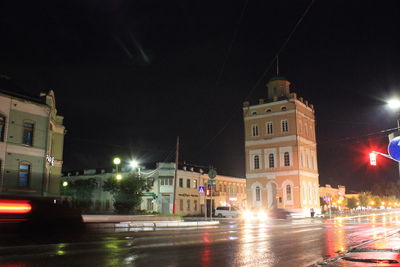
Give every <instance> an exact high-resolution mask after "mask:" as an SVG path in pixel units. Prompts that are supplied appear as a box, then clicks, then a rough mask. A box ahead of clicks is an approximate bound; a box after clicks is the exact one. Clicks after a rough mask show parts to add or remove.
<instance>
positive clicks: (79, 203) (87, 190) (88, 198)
mask: <svg viewBox="0 0 400 267" xmlns="http://www.w3.org/2000/svg"><path fill="white" fill-rule="evenodd" d="M96 186H97V182H96V179H95V178H89V179H79V180H75V181H71V182H69V184H68V185H67V186H62V187H61V195H64V196H71V197H72V198H73V205H74V206H75V207H77V208H79V209H81V210H84V211H86V210H88V209H89V208H90V207H91V206H92V202H93V201H92V198H93V191H94V189H95V188H96Z"/></svg>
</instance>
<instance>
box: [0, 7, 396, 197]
mask: <svg viewBox="0 0 400 267" xmlns="http://www.w3.org/2000/svg"><path fill="white" fill-rule="evenodd" d="M310 2H311V1H300V0H279V1H265V0H258V1H254V0H253V1H252V0H249V1H246V0H241V1H235V0H219V1H152V0H141V1H138V0H136V1H135V0H113V1H111V0H110V1H107V0H105V1H97V0H72V1H71V0H70V1H15V0H12V1H11V0H8V1H7V0H5V1H2V2H1V4H0V36H1V38H0V73H2V74H6V75H7V76H9V77H11V78H12V79H13V81H14V82H15V83H16V84H18V85H20V86H21V87H23V88H25V90H29V91H31V92H32V93H35V94H37V93H39V92H40V91H41V90H49V89H53V90H54V91H55V93H56V101H57V107H58V111H59V114H61V115H63V116H65V125H66V127H67V130H68V133H67V135H66V137H65V153H64V167H65V169H66V170H70V169H80V168H95V167H106V166H109V165H110V162H111V158H112V157H113V155H120V156H122V157H125V158H128V157H137V158H139V159H140V161H141V162H143V163H150V162H154V161H173V160H174V149H175V141H176V136H178V135H179V136H180V137H181V157H180V159H181V161H183V160H186V161H187V162H190V163H195V164H198V165H209V164H213V165H214V166H215V167H217V170H218V171H219V173H222V174H226V175H235V176H242V177H244V166H245V165H244V164H245V163H244V144H243V122H242V120H243V119H242V115H241V107H242V102H243V101H244V100H245V99H246V98H247V97H248V96H249V99H251V100H252V101H255V100H256V99H258V98H263V97H265V96H266V89H265V83H266V82H267V81H268V80H269V78H271V77H272V76H274V75H275V71H274V69H275V68H272V69H271V70H269V71H267V73H266V75H265V76H262V74H263V73H264V72H265V71H266V70H267V67H268V66H269V65H270V63H271V61H272V59H273V58H274V56H275V54H276V53H277V51H278V50H279V49H280V48H281V47H282V45H283V43H284V42H285V40H286V38H287V36H288V35H289V33H290V32H291V31H292V29H293V27H294V25H295V24H296V23H297V21H298V20H299V18H300V17H301V15H302V14H303V13H304V11H305V9H306V8H307V6H308V5H309V4H310ZM244 7H245V8H244ZM399 7H400V3H398V1H365V0H363V1H321V0H317V1H315V3H314V4H313V5H312V7H311V9H310V10H309V12H308V14H307V15H306V16H305V18H304V19H303V21H302V23H301V24H300V26H299V27H298V29H297V30H296V32H295V33H294V34H293V36H292V38H291V40H290V42H289V43H288V44H287V46H286V47H285V48H284V49H283V51H282V53H281V54H280V70H281V74H282V75H284V76H286V77H287V78H288V79H289V80H290V81H291V82H292V91H294V92H297V93H298V95H299V96H302V97H304V98H305V99H307V100H309V101H310V102H311V103H313V104H314V105H315V107H316V116H317V137H318V142H319V145H318V153H319V154H318V160H319V168H320V183H321V184H325V183H331V184H345V185H347V186H349V187H350V188H352V189H355V190H361V189H368V188H369V186H371V185H372V184H373V183H379V182H380V181H391V180H396V179H398V172H397V168H396V165H395V164H394V163H393V162H390V161H388V160H385V159H381V158H379V159H378V161H379V163H378V164H380V166H379V167H378V168H375V169H372V168H371V167H369V166H368V157H367V156H366V155H367V153H368V152H369V150H370V149H371V148H375V149H379V150H380V151H382V152H385V151H386V145H387V133H380V134H374V133H376V132H379V131H382V130H386V129H388V128H392V127H395V125H396V122H395V121H396V115H395V114H394V113H391V112H390V111H388V110H387V108H386V107H385V102H384V100H385V99H387V98H388V97H390V96H392V95H395V94H396V93H399V94H400V92H399V90H400V75H399V74H400V52H399V48H400V43H399V40H400V38H399V33H400V29H399V26H400V16H399V14H400V8H399ZM242 12H244V13H243V17H242V19H240V17H241V14H242ZM234 37H235V38H234ZM224 62H225V64H224ZM260 78H262V80H261V81H262V82H261V83H260V84H259V85H258V86H255V85H256V84H257V81H258V80H259V79H260ZM253 88H254V90H252V89H253Z"/></svg>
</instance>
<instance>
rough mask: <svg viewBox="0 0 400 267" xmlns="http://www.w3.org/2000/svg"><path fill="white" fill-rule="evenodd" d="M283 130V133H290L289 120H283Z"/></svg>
mask: <svg viewBox="0 0 400 267" xmlns="http://www.w3.org/2000/svg"><path fill="white" fill-rule="evenodd" d="M281 128H282V132H288V131H289V123H288V120H281Z"/></svg>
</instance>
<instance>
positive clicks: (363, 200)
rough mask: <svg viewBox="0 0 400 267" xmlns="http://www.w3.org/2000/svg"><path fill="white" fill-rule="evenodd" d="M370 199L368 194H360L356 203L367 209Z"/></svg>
mask: <svg viewBox="0 0 400 267" xmlns="http://www.w3.org/2000/svg"><path fill="white" fill-rule="evenodd" d="M370 199H371V193H370V192H361V193H360V194H359V195H358V201H359V202H360V206H362V207H368V205H369V202H370Z"/></svg>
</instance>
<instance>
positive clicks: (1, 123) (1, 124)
mask: <svg viewBox="0 0 400 267" xmlns="http://www.w3.org/2000/svg"><path fill="white" fill-rule="evenodd" d="M5 126H6V117H4V116H3V115H0V142H3V141H4V129H5Z"/></svg>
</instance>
